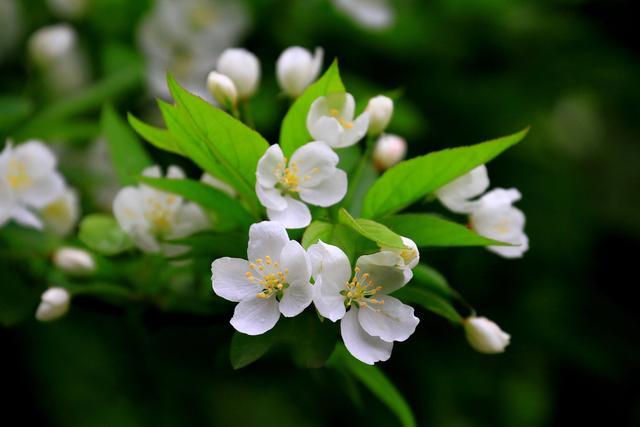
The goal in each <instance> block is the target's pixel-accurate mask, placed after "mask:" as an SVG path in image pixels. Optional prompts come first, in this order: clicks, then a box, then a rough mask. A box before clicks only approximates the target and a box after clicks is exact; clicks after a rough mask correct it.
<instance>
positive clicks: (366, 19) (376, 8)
mask: <svg viewBox="0 0 640 427" xmlns="http://www.w3.org/2000/svg"><path fill="white" fill-rule="evenodd" d="M332 1H333V4H334V5H335V6H336V8H337V9H338V10H340V11H342V12H343V13H344V14H346V15H348V16H349V17H350V18H351V19H353V20H354V21H355V22H356V23H358V24H359V25H361V26H363V27H365V28H369V29H372V30H385V29H387V28H389V27H390V26H391V25H393V21H394V20H395V13H394V11H393V9H392V8H391V5H390V4H389V1H388V0H332Z"/></svg>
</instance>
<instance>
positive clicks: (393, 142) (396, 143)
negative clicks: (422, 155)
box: [373, 133, 407, 171]
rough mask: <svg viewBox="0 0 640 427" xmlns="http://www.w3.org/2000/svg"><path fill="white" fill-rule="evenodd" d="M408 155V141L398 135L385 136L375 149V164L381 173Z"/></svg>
mask: <svg viewBox="0 0 640 427" xmlns="http://www.w3.org/2000/svg"><path fill="white" fill-rule="evenodd" d="M406 154H407V141H405V140H404V138H402V137H399V136H398V135H393V134H390V133H387V134H383V135H382V136H380V138H378V140H377V141H376V146H375V148H374V149H373V164H374V166H375V167H376V169H378V170H379V171H384V170H387V169H389V168H390V167H391V166H393V165H395V164H396V163H398V162H400V161H401V160H402V159H404V157H405V156H406Z"/></svg>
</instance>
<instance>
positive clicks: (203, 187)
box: [138, 176, 255, 231]
mask: <svg viewBox="0 0 640 427" xmlns="http://www.w3.org/2000/svg"><path fill="white" fill-rule="evenodd" d="M138 179H139V180H140V181H141V182H143V183H145V184H148V185H150V186H152V187H155V188H158V189H160V190H163V191H168V192H170V193H174V194H178V195H180V196H182V197H184V198H185V199H188V200H191V201H192V202H195V203H197V204H199V205H200V206H202V207H203V208H205V209H206V210H208V211H211V212H213V213H214V214H215V215H214V216H215V218H214V220H215V224H214V226H215V228H216V229H218V230H221V231H223V230H228V229H232V228H234V227H235V226H241V227H244V228H246V229H248V228H249V226H250V225H251V224H252V223H253V222H254V220H255V218H253V217H252V216H251V215H250V214H249V213H248V212H247V210H246V209H245V208H244V206H242V204H241V203H240V202H239V201H238V200H237V199H234V198H232V197H230V196H229V195H228V194H226V193H225V192H223V191H220V190H218V189H216V188H214V187H212V186H210V185H207V184H205V183H202V182H199V181H194V180H191V179H171V178H150V177H146V176H140V177H138Z"/></svg>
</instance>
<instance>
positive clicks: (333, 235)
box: [302, 221, 358, 260]
mask: <svg viewBox="0 0 640 427" xmlns="http://www.w3.org/2000/svg"><path fill="white" fill-rule="evenodd" d="M357 239H358V235H357V234H356V233H355V232H353V231H352V230H351V229H350V228H349V227H347V226H345V225H343V224H333V223H330V222H325V221H313V222H312V223H311V224H309V226H308V227H307V229H306V230H305V232H304V234H303V235H302V246H303V247H304V248H305V249H307V248H309V246H311V245H312V244H314V243H317V242H318V240H322V241H323V242H325V243H328V244H331V245H334V246H337V247H339V248H340V249H342V250H343V251H344V253H345V254H347V256H348V257H349V259H351V260H353V259H354V257H355V252H356V244H357Z"/></svg>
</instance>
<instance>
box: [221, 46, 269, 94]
mask: <svg viewBox="0 0 640 427" xmlns="http://www.w3.org/2000/svg"><path fill="white" fill-rule="evenodd" d="M217 70H218V72H220V73H222V74H224V75H225V76H227V77H229V78H230V79H231V80H232V81H233V83H234V84H235V87H236V89H237V90H238V96H239V97H240V99H247V98H249V97H251V95H253V94H254V93H255V92H256V89H258V84H260V74H261V72H260V61H259V60H258V58H257V57H256V56H255V55H254V54H253V53H251V52H249V51H248V50H246V49H242V48H233V49H226V50H225V51H224V52H222V54H221V55H220V58H218V65H217Z"/></svg>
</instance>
